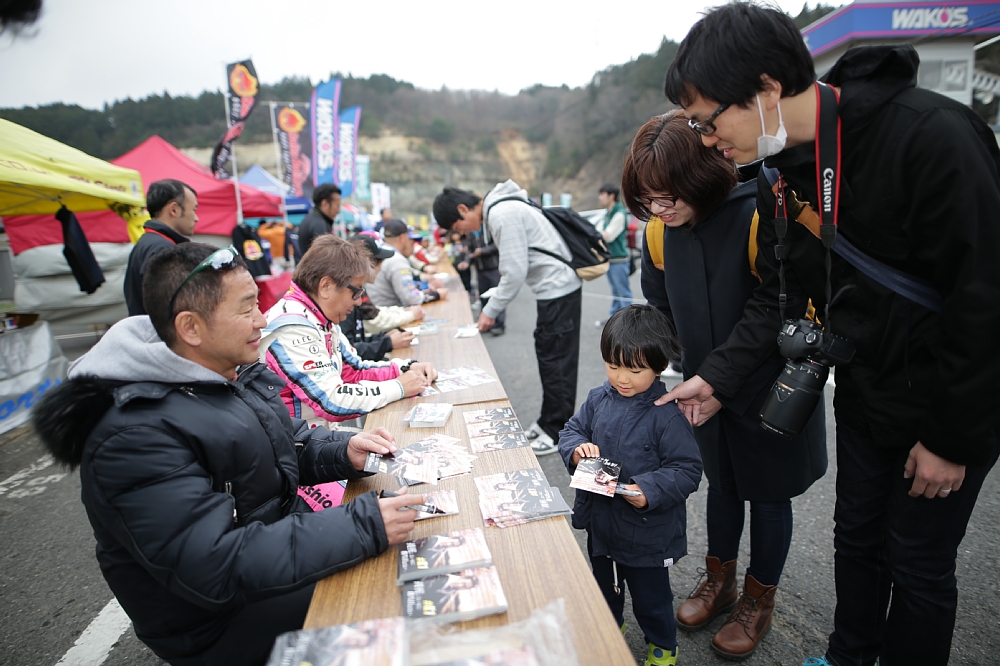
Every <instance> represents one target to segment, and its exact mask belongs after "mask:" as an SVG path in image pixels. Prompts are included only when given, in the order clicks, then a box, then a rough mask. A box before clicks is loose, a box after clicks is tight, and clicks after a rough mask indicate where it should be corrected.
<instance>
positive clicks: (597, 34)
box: [0, 0, 802, 108]
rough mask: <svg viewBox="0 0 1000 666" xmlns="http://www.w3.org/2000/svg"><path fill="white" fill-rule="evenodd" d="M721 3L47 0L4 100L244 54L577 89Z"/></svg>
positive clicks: (188, 73)
mask: <svg viewBox="0 0 1000 666" xmlns="http://www.w3.org/2000/svg"><path fill="white" fill-rule="evenodd" d="M719 1H720V0H717V1H716V2H707V3H705V4H702V3H703V0H693V1H692V0H658V1H656V2H653V1H644V0H620V1H617V2H616V1H611V2H607V1H605V2H595V3H573V2H568V1H566V0H561V1H558V2H557V1H556V0H505V1H504V2H490V3H487V2H476V1H475V0H473V1H471V2H470V1H469V0H465V1H437V0H429V1H425V2H419V1H417V2H415V1H413V0H401V1H397V0H382V1H378V0H375V1H372V0H368V1H362V2H333V1H331V0H270V1H267V2H265V1H263V0H44V9H43V12H44V13H43V15H42V18H41V20H39V21H38V23H36V24H35V25H34V26H33V27H32V28H29V29H28V31H27V32H26V33H24V34H22V35H21V36H19V37H17V38H13V39H12V38H11V37H10V36H3V37H0V107H21V106H26V105H30V106H34V105H39V104H49V103H52V102H64V103H67V104H79V105H81V106H84V107H89V108H100V107H101V106H102V105H103V104H104V103H105V102H112V101H114V100H116V99H124V98H126V97H132V98H133V99H136V98H141V97H145V96H146V95H149V94H151V93H162V92H163V91H167V92H169V93H170V94H171V95H197V94H198V93H200V92H201V91H203V90H206V89H208V90H215V89H219V88H221V87H222V86H223V85H224V83H225V70H224V67H225V64H226V63H228V62H233V61H236V60H242V59H245V58H247V57H252V58H253V62H254V65H255V66H256V68H257V73H258V74H259V75H260V78H261V79H262V81H264V82H265V83H275V82H277V81H279V80H281V79H282V78H283V77H285V76H291V75H299V76H308V77H310V78H311V79H312V81H313V83H318V82H319V81H321V80H325V79H326V78H327V77H328V76H329V74H330V72H335V71H340V72H343V73H344V74H347V73H351V74H353V75H354V76H361V77H364V76H369V75H371V74H388V75H390V76H392V77H394V78H397V79H402V80H404V81H409V82H411V83H413V84H415V85H416V86H418V87H420V88H430V89H437V88H440V87H441V86H448V87H449V88H452V89H480V90H499V91H501V92H504V93H516V92H517V91H518V90H521V89H522V88H526V87H529V86H532V85H534V84H536V83H543V84H546V85H562V84H564V83H565V84H568V85H569V86H571V87H575V86H580V85H584V84H586V83H587V82H588V81H590V79H591V77H592V76H593V74H594V73H595V72H596V71H599V70H601V69H604V68H605V67H607V66H608V65H612V64H618V63H623V62H627V61H629V60H630V59H633V58H635V57H636V56H639V55H640V54H643V53H650V52H653V51H655V50H656V49H657V48H658V46H659V44H660V40H661V39H662V38H663V36H664V35H665V36H667V37H668V38H670V39H674V40H677V41H680V40H681V39H682V38H683V37H684V35H685V34H686V33H687V30H688V28H690V27H691V25H692V24H693V23H694V22H695V21H696V20H697V19H698V17H699V15H700V12H701V11H702V10H703V9H704V8H705V7H708V6H712V5H715V4H718V3H719ZM777 4H778V5H779V6H781V7H782V8H783V9H785V10H786V11H789V12H791V13H793V14H796V13H798V11H799V10H800V9H801V8H802V1H801V0H779V2H778V3H777Z"/></svg>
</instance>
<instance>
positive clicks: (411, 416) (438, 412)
mask: <svg viewBox="0 0 1000 666" xmlns="http://www.w3.org/2000/svg"><path fill="white" fill-rule="evenodd" d="M451 409H452V405H450V404H448V403H445V402H439V403H429V402H422V403H420V404H419V405H417V406H416V407H414V408H413V409H411V410H410V411H408V412H407V413H406V415H405V416H404V417H403V420H404V421H409V423H410V427H411V428H443V427H444V426H445V424H446V423H448V417H449V416H451Z"/></svg>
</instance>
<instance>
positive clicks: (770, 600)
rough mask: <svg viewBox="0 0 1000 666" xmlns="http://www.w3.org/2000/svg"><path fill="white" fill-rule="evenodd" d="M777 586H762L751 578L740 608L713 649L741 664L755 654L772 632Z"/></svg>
mask: <svg viewBox="0 0 1000 666" xmlns="http://www.w3.org/2000/svg"><path fill="white" fill-rule="evenodd" d="M777 589H778V586H777V585H761V584H760V583H758V582H757V579H756V578H754V577H753V576H751V575H750V574H747V577H746V582H745V583H744V585H743V594H741V595H740V601H739V604H737V606H736V610H734V611H733V613H732V615H730V616H729V619H728V620H726V623H725V624H724V625H722V628H721V629H719V631H718V632H717V633H716V634H715V637H714V638H712V649H713V650H715V651H716V653H718V654H719V655H721V656H723V657H725V658H726V659H734V660H736V661H740V660H743V659H746V658H747V657H749V656H750V655H752V654H753V652H754V650H756V649H757V646H758V645H759V644H760V641H761V639H762V638H764V634H766V633H767V631H768V629H770V628H771V614H772V613H773V612H774V593H775V591H777Z"/></svg>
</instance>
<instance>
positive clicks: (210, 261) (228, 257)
mask: <svg viewBox="0 0 1000 666" xmlns="http://www.w3.org/2000/svg"><path fill="white" fill-rule="evenodd" d="M239 256H240V255H239V253H238V252H237V251H236V248H235V247H233V246H232V245H230V246H229V247H224V248H222V249H221V250H216V251H215V252H213V253H212V254H210V255H208V256H207V257H205V259H204V261H202V262H201V263H200V264H198V265H197V266H195V267H194V270H193V271H191V272H190V273H188V276H187V277H186V278H184V281H183V282H181V283H180V285H178V287H177V289H175V290H174V295H173V296H171V297H170V316H171V318H172V317H173V316H174V303H175V302H176V301H177V294H179V293H181V289H183V288H184V285H186V284H187V283H188V281H189V280H190V279H191V278H193V277H194V276H195V275H197V274H198V273H200V272H202V271H203V270H205V269H206V268H211V269H212V270H213V271H218V270H222V269H223V268H232V267H233V266H235V265H236V260H237V258H239Z"/></svg>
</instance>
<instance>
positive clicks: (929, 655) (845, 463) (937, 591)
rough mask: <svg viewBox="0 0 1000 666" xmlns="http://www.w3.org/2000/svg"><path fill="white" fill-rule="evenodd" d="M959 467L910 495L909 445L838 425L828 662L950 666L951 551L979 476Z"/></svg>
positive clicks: (977, 470)
mask: <svg viewBox="0 0 1000 666" xmlns="http://www.w3.org/2000/svg"><path fill="white" fill-rule="evenodd" d="M997 451H998V450H997V449H996V448H995V449H994V453H993V460H992V462H991V463H990V464H989V465H987V466H984V467H966V469H965V480H964V481H963V482H962V487H961V488H960V489H959V490H956V491H953V492H952V493H951V494H950V495H949V496H948V497H947V498H940V497H935V498H934V499H926V498H924V497H910V496H909V495H908V494H907V492H908V491H909V489H910V487H911V486H912V484H913V479H904V478H903V465H904V464H905V462H906V458H907V456H908V454H909V450H907V449H888V448H884V447H879V446H878V445H877V443H876V442H875V441H873V439H872V437H871V436H870V435H869V434H867V433H862V432H859V431H857V430H854V429H852V428H848V427H846V426H844V425H842V424H840V423H838V424H837V506H836V509H835V512H834V522H835V527H834V540H833V542H834V547H835V549H836V551H835V554H834V567H835V572H836V588H837V610H836V612H835V614H834V624H833V627H834V629H833V634H832V635H831V636H830V646H829V649H828V650H827V660H828V661H829V662H830V663H831V664H835V665H836V666H871V665H872V664H874V663H875V660H876V659H878V663H879V665H880V666H902V665H908V664H921V666H938V665H941V664H947V663H948V656H949V653H950V651H951V637H952V633H953V632H954V629H955V609H956V607H957V605H958V586H957V582H956V580H955V557H956V555H957V553H958V546H959V544H960V543H961V542H962V539H963V538H964V537H965V529H966V527H967V525H968V524H969V516H970V515H972V510H973V509H974V508H975V506H976V499H977V498H978V496H979V491H980V489H981V488H982V486H983V481H984V480H985V478H986V475H987V473H988V472H989V471H990V469H991V468H992V467H993V465H994V464H995V463H996V460H997Z"/></svg>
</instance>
